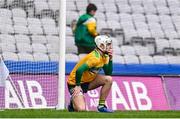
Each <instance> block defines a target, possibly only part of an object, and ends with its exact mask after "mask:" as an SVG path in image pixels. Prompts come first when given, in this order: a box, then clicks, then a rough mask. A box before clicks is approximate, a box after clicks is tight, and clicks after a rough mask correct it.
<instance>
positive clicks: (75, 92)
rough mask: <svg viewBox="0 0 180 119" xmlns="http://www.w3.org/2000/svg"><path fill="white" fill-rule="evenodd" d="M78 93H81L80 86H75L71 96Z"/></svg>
mask: <svg viewBox="0 0 180 119" xmlns="http://www.w3.org/2000/svg"><path fill="white" fill-rule="evenodd" d="M80 92H82V89H81V86H75V87H74V91H73V94H72V96H73V97H75V96H77V95H78V94H79V93H80Z"/></svg>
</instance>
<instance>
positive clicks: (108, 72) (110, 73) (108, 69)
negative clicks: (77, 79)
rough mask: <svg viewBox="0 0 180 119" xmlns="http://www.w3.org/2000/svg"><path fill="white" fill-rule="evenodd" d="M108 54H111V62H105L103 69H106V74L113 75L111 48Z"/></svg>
mask: <svg viewBox="0 0 180 119" xmlns="http://www.w3.org/2000/svg"><path fill="white" fill-rule="evenodd" d="M108 56H109V59H108V60H109V62H108V64H105V65H104V67H103V70H104V73H105V74H106V75H112V71H113V62H112V58H113V56H112V49H110V51H109V53H108Z"/></svg>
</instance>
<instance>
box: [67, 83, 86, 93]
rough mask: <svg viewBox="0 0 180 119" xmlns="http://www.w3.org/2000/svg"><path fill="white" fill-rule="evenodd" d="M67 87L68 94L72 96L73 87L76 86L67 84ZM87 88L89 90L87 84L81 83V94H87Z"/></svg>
mask: <svg viewBox="0 0 180 119" xmlns="http://www.w3.org/2000/svg"><path fill="white" fill-rule="evenodd" d="M67 86H68V90H69V93H70V94H71V95H72V94H73V90H74V87H75V86H76V85H69V84H67ZM88 88H89V83H82V84H81V89H82V91H83V93H87V91H88Z"/></svg>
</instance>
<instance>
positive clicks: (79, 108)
mask: <svg viewBox="0 0 180 119" xmlns="http://www.w3.org/2000/svg"><path fill="white" fill-rule="evenodd" d="M76 110H77V111H78V112H81V111H85V110H86V107H85V106H83V105H78V106H77V108H76Z"/></svg>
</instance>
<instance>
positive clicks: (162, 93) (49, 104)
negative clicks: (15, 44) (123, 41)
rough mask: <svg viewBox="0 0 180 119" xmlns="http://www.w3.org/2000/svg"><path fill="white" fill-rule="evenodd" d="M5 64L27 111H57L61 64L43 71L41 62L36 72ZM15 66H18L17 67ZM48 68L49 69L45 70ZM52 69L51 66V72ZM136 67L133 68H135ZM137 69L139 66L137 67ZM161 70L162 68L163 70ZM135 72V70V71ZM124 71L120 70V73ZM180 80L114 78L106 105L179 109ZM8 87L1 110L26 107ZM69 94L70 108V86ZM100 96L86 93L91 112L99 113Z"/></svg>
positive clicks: (88, 107) (114, 107)
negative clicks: (47, 109)
mask: <svg viewBox="0 0 180 119" xmlns="http://www.w3.org/2000/svg"><path fill="white" fill-rule="evenodd" d="M5 63H6V65H7V67H8V69H10V72H11V78H12V79H13V81H14V83H15V85H16V87H17V89H18V92H19V94H20V95H21V97H22V98H23V101H24V106H25V108H55V106H56V105H57V97H58V89H57V88H58V75H57V71H58V70H57V66H56V65H58V64H57V63H55V62H53V63H51V64H46V63H43V62H41V63H42V65H43V68H40V67H39V66H40V64H41V63H40V64H39V65H38V69H35V67H36V65H37V64H36V65H35V64H33V63H31V66H30V65H29V67H28V65H27V62H26V68H25V69H23V68H22V66H23V65H22V64H23V63H22V64H21V68H19V69H18V67H17V65H20V64H17V63H12V62H11V63H10V64H11V65H9V64H8V62H5ZM12 64H16V66H13V65H12ZM45 65H47V67H46V69H44V67H45ZM68 65H72V64H68ZM50 66H51V67H50ZM48 67H50V69H49V70H48ZM72 67H73V65H72ZM132 67H133V65H131V68H132ZM135 67H136V65H134V68H135ZM176 67H177V66H176ZM31 68H32V69H31ZM69 68H71V67H69ZM146 68H147V67H146ZM147 69H148V68H147ZM159 69H161V68H160V67H159ZM37 70H38V71H37ZM50 70H51V71H50ZM66 70H67V68H66ZM129 70H130V69H129ZM132 70H134V71H135V69H132ZM30 71H31V72H30ZM121 71H122V70H120V69H119V72H121ZM170 71H172V70H170ZM176 71H178V70H176ZM27 72H28V73H27ZM35 72H36V73H35ZM37 72H38V73H37ZM122 72H123V71H122ZM129 72H130V71H129ZM156 73H157V72H156ZM177 73H178V72H177ZM124 75H125V74H124ZM67 77H68V73H67V76H66V78H67ZM42 79H43V80H42ZM179 81H180V79H179V77H166V76H165V77H161V76H157V75H156V76H150V75H147V76H141V75H139V76H130V75H127V76H122V75H114V76H113V86H112V89H111V91H110V94H109V96H108V99H107V102H106V103H107V105H108V106H109V107H111V108H112V109H114V110H179V109H180V101H179V99H180V97H179V96H180V94H179V93H178V92H179V88H178V84H179V83H180V82H179ZM6 87H8V88H6V90H4V88H0V91H1V93H0V99H1V100H0V108H4V107H5V108H22V105H21V102H19V100H18V97H17V96H16V95H15V92H14V90H13V87H12V86H11V85H10V82H9V81H6ZM65 94H66V105H67V104H68V102H69V93H68V90H67V87H66V90H65ZM98 97H99V89H96V90H93V91H89V92H88V93H87V94H86V102H87V109H88V110H96V106H97V105H98Z"/></svg>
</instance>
